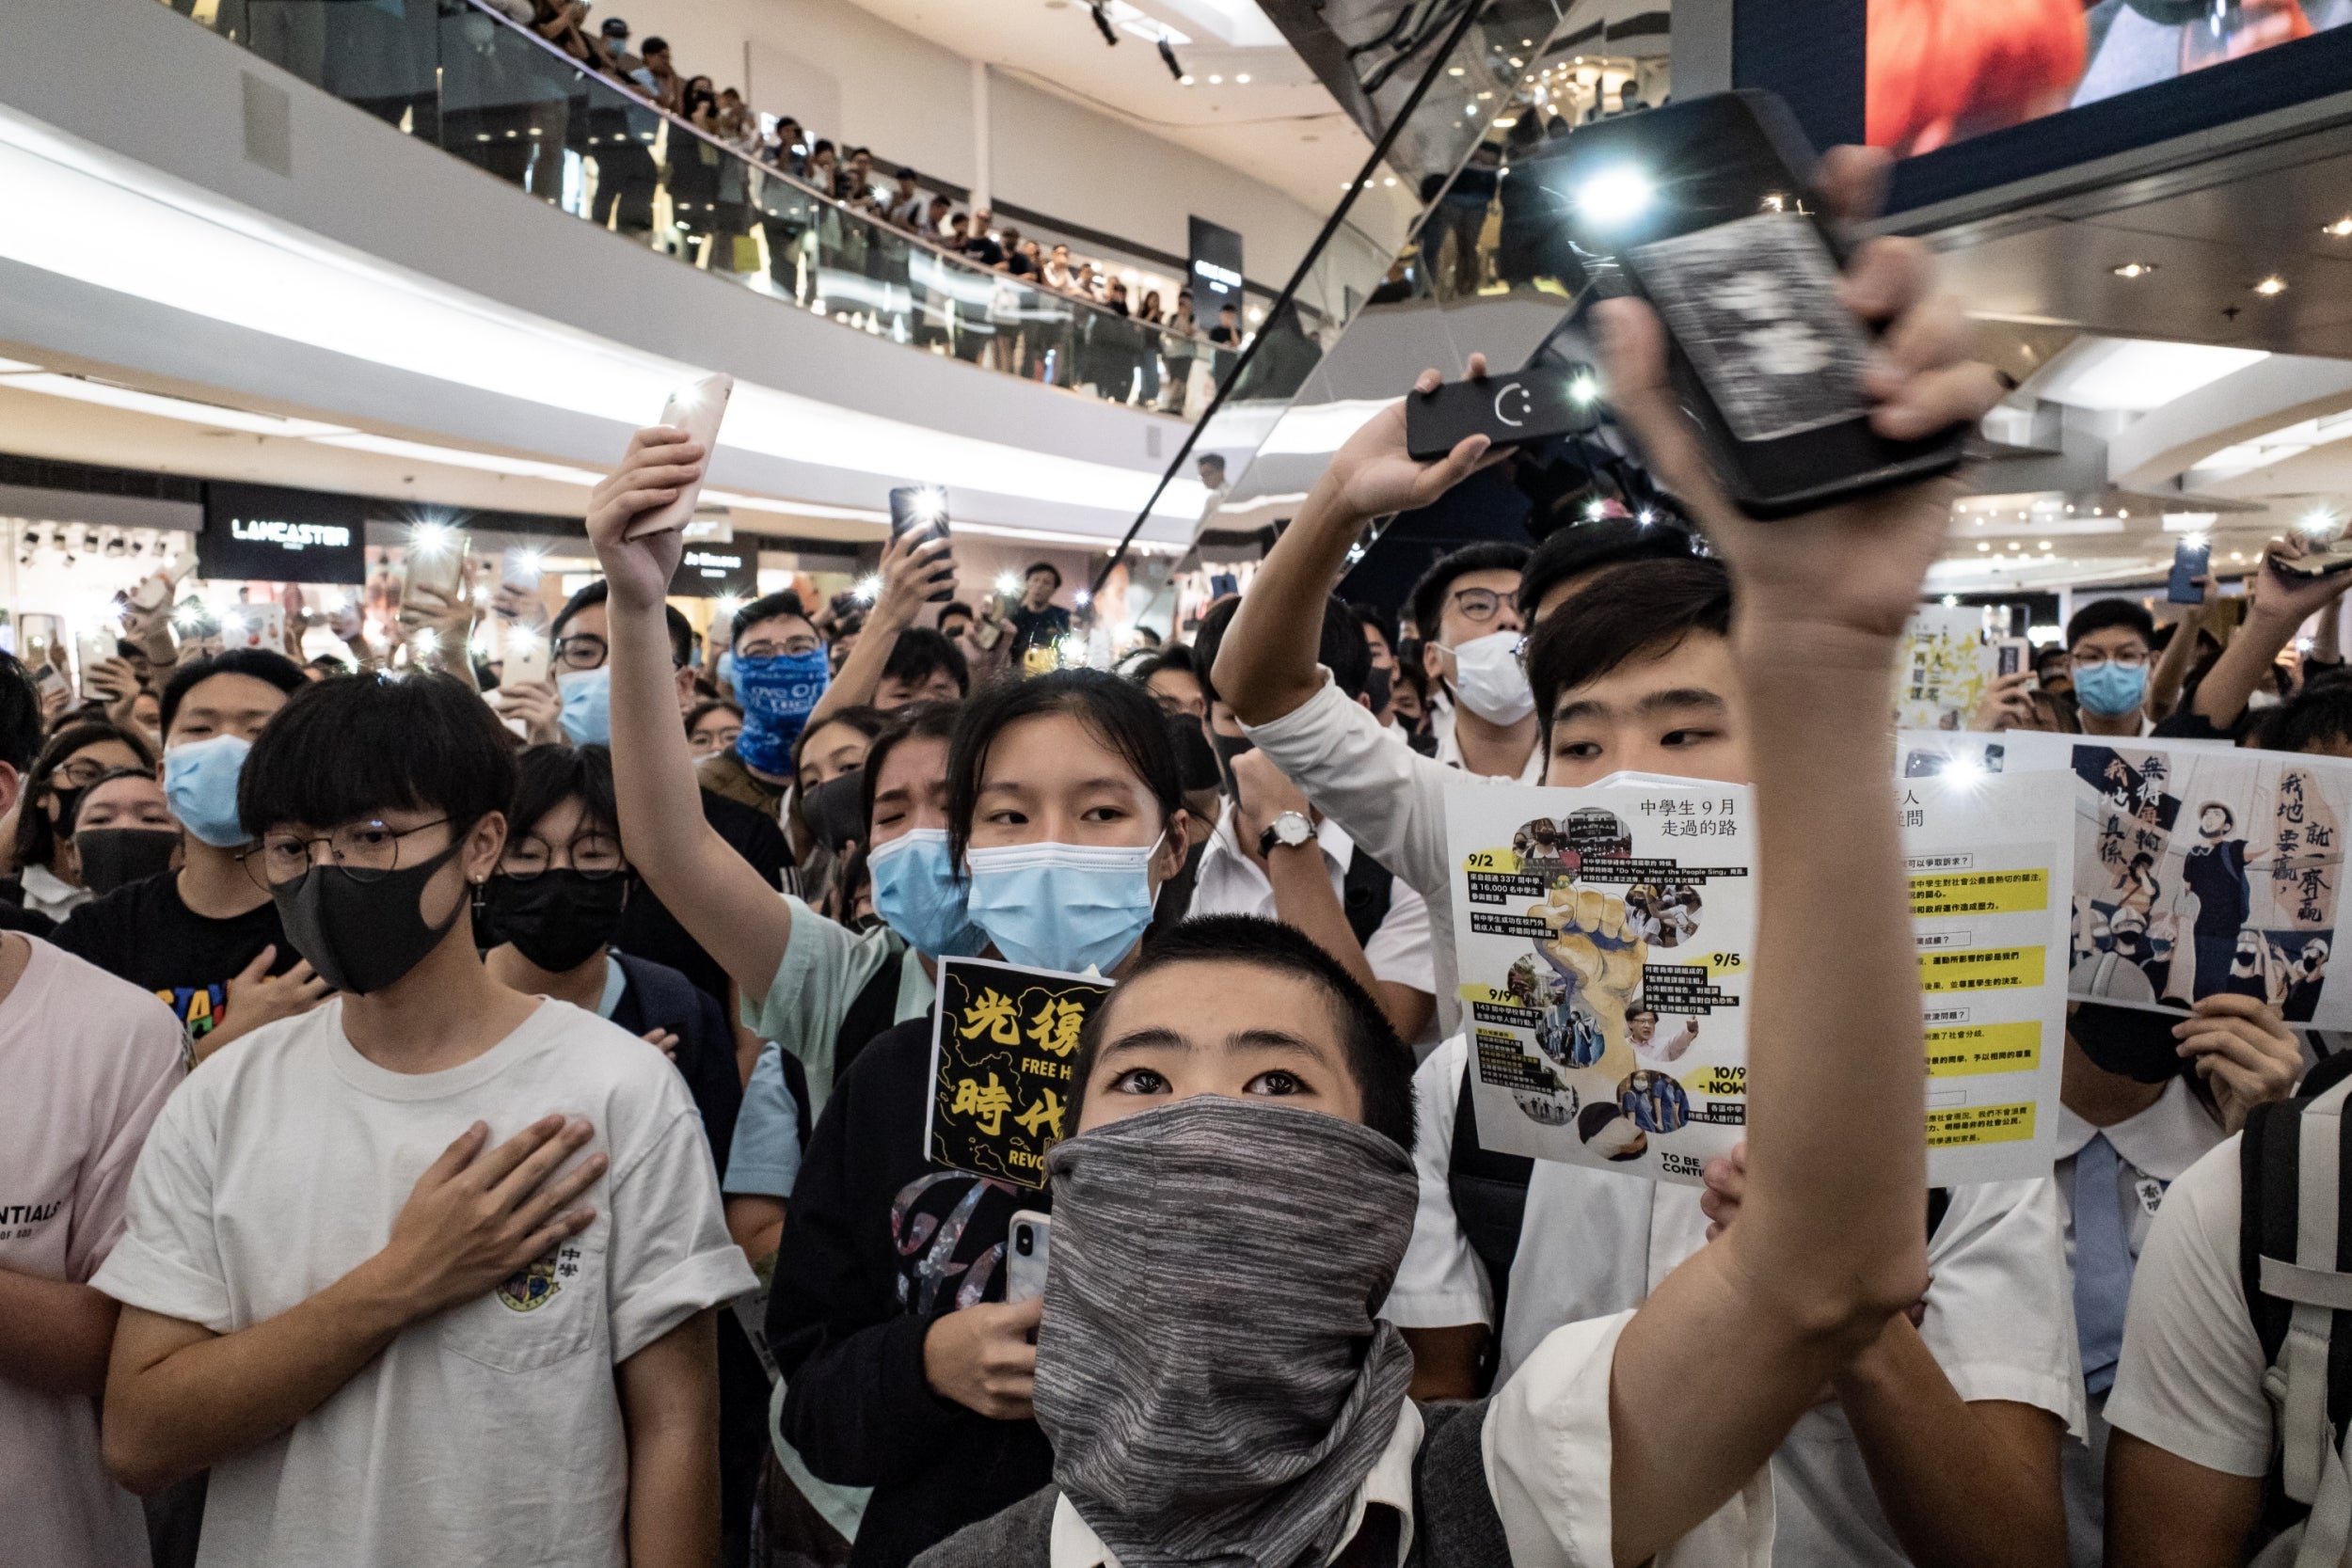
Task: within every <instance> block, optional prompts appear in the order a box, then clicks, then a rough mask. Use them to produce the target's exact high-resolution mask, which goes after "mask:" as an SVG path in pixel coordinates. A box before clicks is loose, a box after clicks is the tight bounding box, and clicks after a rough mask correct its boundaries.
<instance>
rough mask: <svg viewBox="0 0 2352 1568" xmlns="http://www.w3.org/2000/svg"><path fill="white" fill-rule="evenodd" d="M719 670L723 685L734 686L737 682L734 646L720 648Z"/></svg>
mask: <svg viewBox="0 0 2352 1568" xmlns="http://www.w3.org/2000/svg"><path fill="white" fill-rule="evenodd" d="M718 671H719V680H720V683H721V684H722V685H725V686H733V685H734V684H735V650H734V649H732V648H722V649H720V650H719V663H718Z"/></svg>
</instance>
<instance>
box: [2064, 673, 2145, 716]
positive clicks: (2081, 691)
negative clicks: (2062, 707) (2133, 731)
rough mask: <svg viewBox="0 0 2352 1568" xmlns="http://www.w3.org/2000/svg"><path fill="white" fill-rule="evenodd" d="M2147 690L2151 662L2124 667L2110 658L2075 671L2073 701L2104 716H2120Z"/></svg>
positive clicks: (2141, 697)
mask: <svg viewBox="0 0 2352 1568" xmlns="http://www.w3.org/2000/svg"><path fill="white" fill-rule="evenodd" d="M2147 693H2148V666H2146V665H2145V664H2140V665H2135V666H2133V667H2132V668H2130V669H2125V668H2124V667H2123V666H2122V665H2121V664H2118V663H2116V662H2115V661H2114V660H2113V659H2109V660H2108V661H2107V662H2106V663H2105V664H2093V665H2090V667H2088V668H2086V669H2080V670H2077V671H2075V672H2074V701H2076V702H2078V703H2080V704H2081V705H2083V708H2084V710H2085V711H2087V712H2090V713H2095V714H2097V715H2098V716H2099V717H2100V718H2102V719H2121V718H2122V717H2123V715H2125V714H2127V713H2129V712H2131V711H2132V709H2134V708H2136V707H2137V706H2138V705H2140V701H2141V699H2143V698H2144V697H2145V696H2146V695H2147Z"/></svg>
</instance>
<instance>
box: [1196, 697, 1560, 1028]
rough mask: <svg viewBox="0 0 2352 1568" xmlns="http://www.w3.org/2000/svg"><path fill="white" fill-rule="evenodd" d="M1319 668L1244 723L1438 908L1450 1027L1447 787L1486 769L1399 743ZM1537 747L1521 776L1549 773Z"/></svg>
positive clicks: (1324, 806)
mask: <svg viewBox="0 0 2352 1568" xmlns="http://www.w3.org/2000/svg"><path fill="white" fill-rule="evenodd" d="M1318 673H1320V675H1321V678H1322V681H1323V687H1322V689H1320V690H1318V691H1317V692H1316V693H1315V694H1314V695H1313V696H1311V697H1310V698H1308V699H1307V700H1306V701H1305V702H1303V703H1301V704H1299V705H1298V706H1296V707H1295V708H1293V709H1292V710H1291V711H1290V712H1288V713H1286V714H1284V715H1282V717H1281V718H1279V719H1277V720H1275V721H1273V722H1272V723H1270V724H1244V725H1243V726H1242V733H1243V734H1244V735H1247V736H1248V737H1249V738H1250V739H1251V740H1252V741H1255V742H1256V743H1257V747H1258V750H1259V751H1261V752H1264V753H1265V757H1266V760H1267V761H1268V762H1271V763H1272V764H1274V766H1275V768H1277V769H1278V770H1279V772H1280V773H1281V775H1282V776H1283V777H1284V778H1286V779H1288V780H1290V781H1291V783H1293V784H1296V785H1297V786H1298V789H1299V793H1301V794H1302V795H1304V796H1306V797H1307V799H1308V800H1311V801H1312V802H1313V803H1314V808H1315V809H1316V810H1317V811H1319V812H1321V813H1323V815H1324V816H1325V818H1326V819H1327V820H1329V821H1333V822H1337V823H1338V824H1339V825H1340V827H1341V828H1342V830H1343V831H1344V832H1346V834H1347V836H1348V837H1349V839H1351V840H1352V841H1353V842H1354V843H1355V844H1356V845H1357V846H1358V847H1360V848H1362V849H1363V850H1365V851H1366V852H1367V853H1369V854H1370V855H1371V856H1372V858H1373V859H1375V860H1376V861H1378V862H1379V863H1381V864H1382V865H1385V866H1387V867H1388V868H1389V869H1390V870H1391V871H1393V872H1394V873H1396V876H1397V879H1398V880H1399V881H1401V882H1403V883H1404V884H1405V885H1406V886H1407V887H1409V888H1411V889H1412V890H1413V891H1414V892H1415V893H1418V894H1420V895H1421V896H1422V900H1423V901H1424V902H1426V903H1427V905H1428V906H1429V909H1430V910H1431V911H1433V917H1432V919H1431V920H1430V923H1429V950H1430V959H1431V969H1432V974H1433V977H1434V979H1435V981H1436V985H1437V998H1438V1010H1437V1027H1438V1036H1439V1037H1444V1036H1447V1035H1451V1034H1453V1033H1454V1031H1455V1030H1457V1029H1459V1028H1460V1027H1461V1026H1462V997H1461V971H1460V969H1459V967H1458V965H1457V964H1456V961H1455V958H1454V921H1453V917H1452V914H1451V912H1450V911H1452V909H1453V903H1452V901H1451V894H1450V890H1449V884H1450V876H1449V873H1450V871H1451V867H1450V866H1448V864H1447V863H1446V852H1445V792H1446V786H1447V785H1449V784H1455V783H1458V782H1460V781H1462V780H1464V779H1476V778H1478V777H1479V775H1477V774H1474V773H1466V772H1464V771H1462V769H1461V768H1459V767H1458V766H1454V767H1449V766H1447V765H1446V764H1445V763H1443V762H1439V761H1438V760H1435V759H1433V758H1430V757H1425V756H1422V754H1421V753H1420V752H1416V751H1414V750H1413V749H1412V748H1411V747H1409V746H1399V745H1397V744H1396V743H1395V742H1394V741H1393V740H1391V739H1390V738H1389V731H1388V728H1387V726H1386V725H1384V724H1382V723H1381V722H1380V721H1379V720H1377V719H1375V718H1374V717H1373V716H1372V711H1371V710H1370V709H1369V708H1367V707H1365V706H1364V705H1363V704H1361V703H1359V702H1357V701H1356V700H1355V699H1354V698H1352V697H1350V696H1348V695H1347V694H1346V693H1345V692H1343V691H1342V690H1341V689H1339V688H1338V686H1336V685H1334V684H1333V683H1332V680H1331V672H1330V671H1328V670H1322V669H1319V672H1318ZM1449 733H1450V729H1449ZM1457 756H1458V753H1457ZM1528 766H1529V768H1531V769H1532V770H1533V776H1532V777H1523V778H1522V779H1521V780H1520V781H1519V782H1521V783H1540V782H1541V781H1542V779H1543V748H1541V747H1536V748H1534V755H1532V756H1531V757H1530V758H1529V760H1528ZM1500 782H1506V783H1507V782H1509V781H1500Z"/></svg>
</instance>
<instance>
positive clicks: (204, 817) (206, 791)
mask: <svg viewBox="0 0 2352 1568" xmlns="http://www.w3.org/2000/svg"><path fill="white" fill-rule="evenodd" d="M252 750H253V743H252V742H251V741H249V740H247V739H246V738H245V736H239V735H216V736H211V737H210V738H208V739H204V740H190V741H184V742H183V743H182V744H180V745H178V746H174V747H172V748H171V749H170V750H169V751H167V752H165V753H164V800H165V801H166V803H167V804H168V805H169V806H170V807H171V815H172V816H176V817H178V818H179V819H180V825H181V826H182V827H183V828H185V829H187V830H188V832H192V833H194V834H195V835H196V836H197V837H198V838H199V839H201V840H203V841H204V842H205V843H207V844H209V845H211V846H212V847H214V848H215V849H234V848H236V847H238V846H239V845H242V844H244V843H246V842H247V840H249V839H250V838H251V836H252V835H251V834H249V833H247V832H246V831H245V821H244V819H243V818H242V817H240V816H238V815H237V775H238V774H239V773H241V772H243V771H244V770H245V758H246V752H250V751H252Z"/></svg>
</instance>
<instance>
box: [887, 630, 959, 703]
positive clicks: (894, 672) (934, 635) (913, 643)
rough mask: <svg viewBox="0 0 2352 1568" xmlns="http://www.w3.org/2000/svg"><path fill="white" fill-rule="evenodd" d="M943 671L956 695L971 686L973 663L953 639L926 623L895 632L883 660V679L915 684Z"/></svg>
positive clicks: (910, 684)
mask: <svg viewBox="0 0 2352 1568" xmlns="http://www.w3.org/2000/svg"><path fill="white" fill-rule="evenodd" d="M943 670H945V671H946V673H947V676H948V678H949V679H951V680H953V681H954V682H955V683H956V690H957V692H958V693H959V694H962V693H968V692H969V691H970V690H971V689H972V666H971V665H970V663H969V662H967V661H966V660H965V658H964V657H963V650H962V649H961V648H959V647H957V646H956V641H955V639H954V638H952V637H949V636H948V635H947V634H946V632H943V631H933V630H932V629H931V628H930V627H929V626H909V627H908V628H907V629H906V630H904V631H902V632H900V633H899V634H898V641H897V642H896V643H895V644H893V645H892V647H891V650H890V657H889V658H887V659H885V660H884V661H883V662H882V679H884V680H899V681H904V682H906V683H907V684H908V685H909V686H917V685H920V684H921V683H922V682H924V681H927V680H929V679H930V678H931V677H932V676H933V675H935V674H937V673H939V672H941V671H943Z"/></svg>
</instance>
